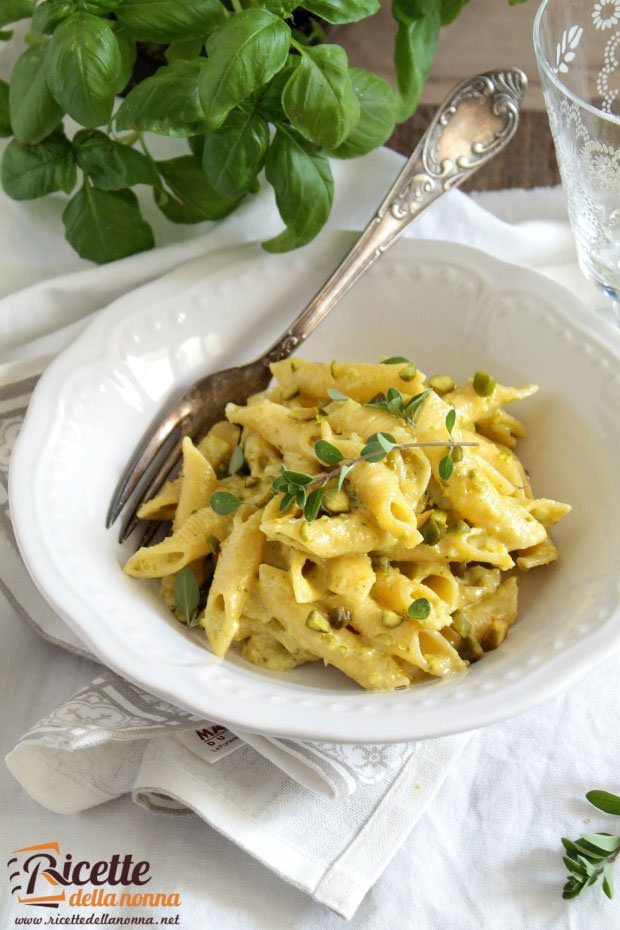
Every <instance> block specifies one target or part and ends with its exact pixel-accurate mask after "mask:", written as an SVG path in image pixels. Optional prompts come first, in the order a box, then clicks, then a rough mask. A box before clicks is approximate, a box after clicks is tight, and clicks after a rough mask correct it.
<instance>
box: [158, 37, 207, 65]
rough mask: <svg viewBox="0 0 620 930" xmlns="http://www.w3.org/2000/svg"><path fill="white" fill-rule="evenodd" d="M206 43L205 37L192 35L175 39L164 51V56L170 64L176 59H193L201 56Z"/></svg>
mask: <svg viewBox="0 0 620 930" xmlns="http://www.w3.org/2000/svg"><path fill="white" fill-rule="evenodd" d="M205 38H206V37H205ZM204 44H205V39H201V38H198V39H195V38H193V37H192V36H189V37H188V38H186V39H175V40H174V42H171V43H170V45H169V46H168V48H167V49H166V51H165V52H164V56H165V58H166V61H167V62H168V64H172V63H173V62H174V61H192V59H194V58H198V57H199V56H200V54H201V53H202V47H203V45H204Z"/></svg>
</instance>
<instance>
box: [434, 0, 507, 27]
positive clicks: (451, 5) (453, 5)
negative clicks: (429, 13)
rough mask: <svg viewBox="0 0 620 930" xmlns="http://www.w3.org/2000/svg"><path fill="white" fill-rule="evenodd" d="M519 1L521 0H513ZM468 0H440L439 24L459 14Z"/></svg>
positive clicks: (446, 22) (446, 23)
mask: <svg viewBox="0 0 620 930" xmlns="http://www.w3.org/2000/svg"><path fill="white" fill-rule="evenodd" d="M515 2H519V3H520V2H521V0H515ZM468 3H469V0H441V25H442V26H447V25H448V23H451V22H452V21H453V20H454V19H456V17H457V16H458V15H459V13H460V12H461V10H462V9H463V7H464V6H467V4H468Z"/></svg>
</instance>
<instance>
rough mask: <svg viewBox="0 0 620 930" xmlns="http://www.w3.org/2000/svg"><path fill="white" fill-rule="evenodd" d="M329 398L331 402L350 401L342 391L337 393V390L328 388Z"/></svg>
mask: <svg viewBox="0 0 620 930" xmlns="http://www.w3.org/2000/svg"><path fill="white" fill-rule="evenodd" d="M327 396H328V397H329V398H330V399H331V400H349V398H348V397H347V395H346V394H343V393H342V391H337V390H336V388H327Z"/></svg>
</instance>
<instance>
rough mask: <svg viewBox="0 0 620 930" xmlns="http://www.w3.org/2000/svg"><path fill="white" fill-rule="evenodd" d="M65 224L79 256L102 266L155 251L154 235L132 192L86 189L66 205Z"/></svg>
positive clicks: (69, 239)
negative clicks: (150, 250)
mask: <svg viewBox="0 0 620 930" xmlns="http://www.w3.org/2000/svg"><path fill="white" fill-rule="evenodd" d="M62 221H63V223H64V224H65V235H66V237H67V240H68V241H69V242H70V244H71V245H72V246H73V248H74V249H75V251H76V252H77V253H78V255H81V257H82V258H88V259H90V260H91V261H93V262H98V263H99V264H102V263H104V262H113V261H116V260H117V259H119V258H125V257H126V256H127V255H133V254H134V253H135V252H143V251H145V249H152V248H153V244H154V243H153V232H152V230H151V227H150V226H149V224H148V223H146V222H145V221H144V219H143V218H142V214H141V213H140V207H139V206H138V199H137V197H136V195H135V194H134V193H133V192H132V191H130V190H122V191H100V190H97V188H94V187H89V186H86V187H83V188H82V190H80V191H78V193H77V194H76V195H75V196H74V197H72V198H71V200H70V201H69V203H68V204H67V206H66V208H65V212H64V213H63V215H62Z"/></svg>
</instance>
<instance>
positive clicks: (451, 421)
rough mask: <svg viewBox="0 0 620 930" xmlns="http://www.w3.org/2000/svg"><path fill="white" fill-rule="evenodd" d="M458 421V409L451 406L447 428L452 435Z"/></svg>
mask: <svg viewBox="0 0 620 930" xmlns="http://www.w3.org/2000/svg"><path fill="white" fill-rule="evenodd" d="M455 423H456V410H455V409H454V407H450V409H449V410H448V412H447V414H446V429H447V430H448V432H449V433H450V435H452V430H453V429H454V424H455Z"/></svg>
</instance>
